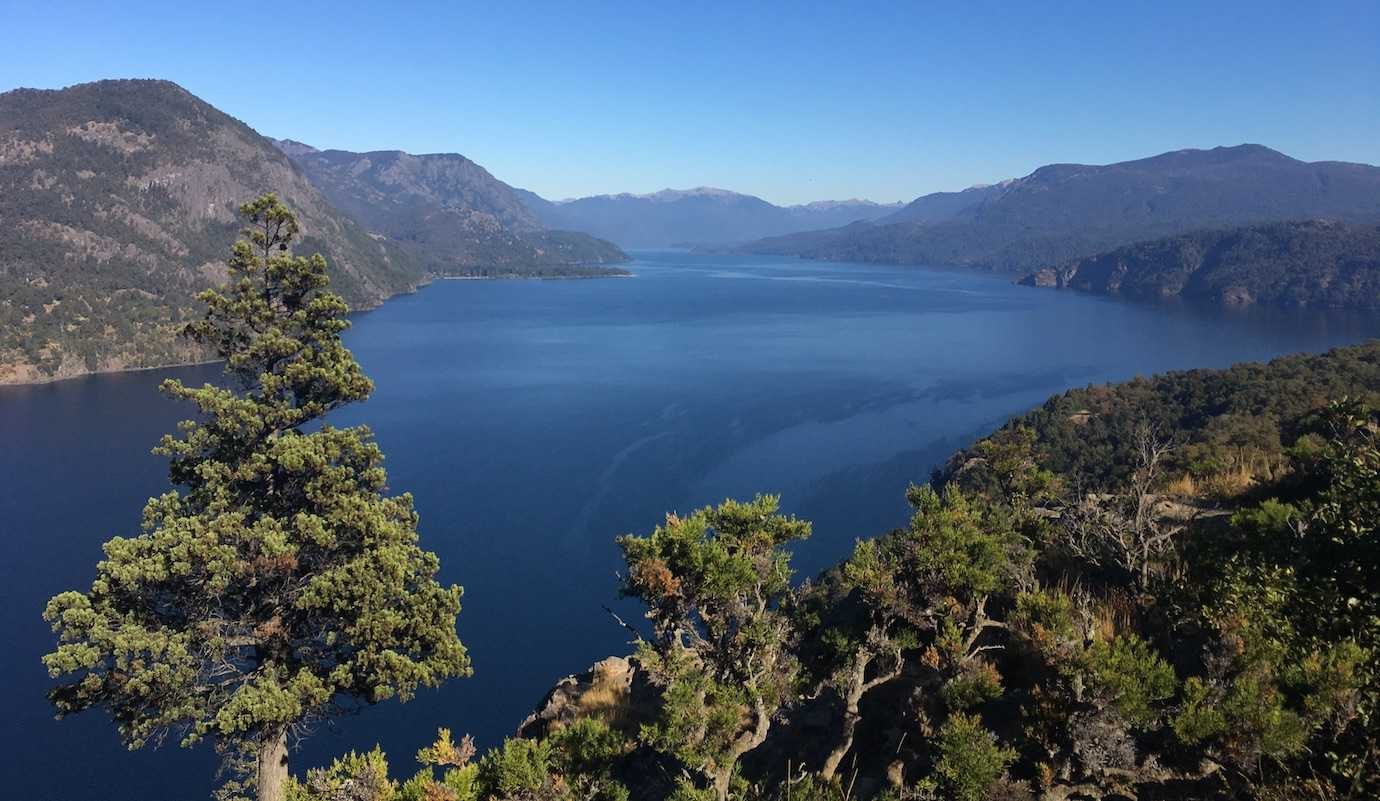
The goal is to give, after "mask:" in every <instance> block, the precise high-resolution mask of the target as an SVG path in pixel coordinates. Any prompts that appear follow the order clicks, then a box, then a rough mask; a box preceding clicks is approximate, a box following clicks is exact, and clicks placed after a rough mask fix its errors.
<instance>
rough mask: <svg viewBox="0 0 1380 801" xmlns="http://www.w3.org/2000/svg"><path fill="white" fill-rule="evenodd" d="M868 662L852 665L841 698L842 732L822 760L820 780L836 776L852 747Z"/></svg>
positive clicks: (860, 660) (859, 715) (858, 662)
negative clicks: (851, 672)
mask: <svg viewBox="0 0 1380 801" xmlns="http://www.w3.org/2000/svg"><path fill="white" fill-rule="evenodd" d="M868 661H869V660H866V659H858V660H857V661H855V662H854V663H853V674H852V676H851V677H850V678H851V679H852V681H851V682H849V685H848V689H847V690H846V691H845V692H844V697H843V730H842V731H840V732H839V741H838V744H837V745H835V746H834V750H833V751H830V752H829V757H828V758H827V759H825V760H824V767H823V768H821V769H820V771H819V775H820V778H822V779H826V780H829V779H833V778H834V776H835V775H837V774H838V770H839V765H840V764H842V763H843V758H844V757H845V756H847V755H848V751H849V749H851V748H852V747H853V733H854V732H855V731H856V730H857V728H858V720H859V719H860V718H861V717H862V715H861V714H859V712H858V706H859V705H860V704H861V702H862V695H863V686H864V685H863V679H864V678H865V677H866V675H867V664H868Z"/></svg>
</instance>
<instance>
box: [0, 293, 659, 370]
mask: <svg viewBox="0 0 1380 801" xmlns="http://www.w3.org/2000/svg"><path fill="white" fill-rule="evenodd" d="M636 277H637V274H636V273H633V272H622V273H608V274H603V275H600V274H592V275H523V274H521V273H514V274H512V275H431V276H427V277H426V279H425V280H424V281H422V282H419V283H418V284H417V285H416V286H413V287H411V288H409V289H407V290H404V291H402V292H398V293H396V294H394V295H389V296H388V297H387V298H384V299H383V300H381V301H379V302H378V303H375V304H373V305H371V306H369V307H367V308H361V309H355V310H352V311H351V312H350V316H351V317H353V316H355V315H357V314H367V313H369V312H371V311H373V310H374V309H377V308H379V307H381V306H383V305H384V304H385V303H387V302H388V301H390V300H392V299H394V298H397V297H402V296H404V295H412V294H415V293H416V292H418V291H419V290H421V289H423V288H425V287H426V286H427V285H428V284H430V283H431V282H432V281H438V280H439V281H518V280H520V281H572V280H588V279H591V278H636ZM221 361H224V360H223V359H199V360H194V361H185V362H171V363H169V364H155V365H151V366H148V367H119V368H116V369H113V370H91V371H89V372H84V373H74V374H72V375H63V376H51V377H47V378H39V379H35V380H33V381H0V393H3V392H5V391H6V389H8V388H9V387H41V386H45V385H48V384H57V383H60V382H63V381H74V380H76V379H78V378H88V377H90V376H98V375H122V374H125V373H147V372H149V371H150V370H172V369H175V368H179V367H200V366H202V365H207V364H216V363H218V362H221Z"/></svg>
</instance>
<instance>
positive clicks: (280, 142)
mask: <svg viewBox="0 0 1380 801" xmlns="http://www.w3.org/2000/svg"><path fill="white" fill-rule="evenodd" d="M268 141H270V142H272V143H273V146H274V147H276V148H278V149H279V150H281V151H283V152H284V153H285V154H287V155H288V156H305V155H307V154H308V153H320V152H321V151H320V150H318V149H317V148H314V147H312V146H311V145H309V144H307V143H306V142H299V141H297V140H296V139H269V140H268Z"/></svg>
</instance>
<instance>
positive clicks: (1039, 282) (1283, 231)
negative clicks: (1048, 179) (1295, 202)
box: [1022, 220, 1380, 309]
mask: <svg viewBox="0 0 1380 801" xmlns="http://www.w3.org/2000/svg"><path fill="white" fill-rule="evenodd" d="M1022 283H1025V284H1029V285H1031V286H1053V287H1061V288H1062V287H1070V288H1073V289H1078V290H1082V291H1085V292H1096V293H1099V294H1104V295H1124V296H1126V297H1133V298H1145V299H1163V298H1185V299H1191V300H1198V301H1206V302H1209V303H1222V304H1230V305H1247V304H1251V303H1261V304H1268V305H1274V306H1309V307H1315V308H1316V307H1324V308H1325V307H1332V308H1364V309H1373V308H1377V307H1380V227H1376V226H1374V225H1346V224H1343V223H1335V222H1328V221H1324V220H1313V221H1304V222H1279V223H1269V224H1266V225H1257V226H1250V227H1245V228H1232V229H1226V230H1209V231H1197V232H1194V233H1191V234H1184V235H1182V236H1175V237H1169V238H1167V239H1157V240H1153V241H1150V242H1137V243H1135V244H1132V245H1127V246H1125V247H1121V248H1117V249H1116V250H1113V251H1110V252H1108V253H1102V254H1099V255H1097V256H1092V257H1090V258H1087V259H1080V260H1079V261H1076V262H1073V263H1072V264H1067V265H1064V266H1062V267H1050V268H1046V269H1043V270H1040V271H1038V272H1035V273H1032V274H1031V275H1028V276H1026V277H1025V278H1024V279H1022Z"/></svg>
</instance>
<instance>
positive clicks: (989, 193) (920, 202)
mask: <svg viewBox="0 0 1380 801" xmlns="http://www.w3.org/2000/svg"><path fill="white" fill-rule="evenodd" d="M1011 183H1012V182H1011V181H1003V182H1001V183H999V184H987V185H985V186H971V187H969V188H967V189H964V190H963V191H961V192H932V193H930V194H928V195H921V196H920V197H918V198H916V199H915V200H912V201H911V202H909V203H907V204H906V205H905V206H903V207H902V208H901V210H900V211H898V212H896V213H895V214H888V215H887V216H885V217H883V218H881V219H880V220H878V222H879V223H880V224H882V225H888V224H891V223H906V222H921V223H933V222H939V221H941V220H949V219H952V218H954V217H956V216H958V215H959V214H960V213H962V212H964V211H967V210H968V209H971V208H973V207H974V206H977V205H978V204H980V203H984V202H986V201H988V200H990V199H992V198H995V197H997V196H998V195H1000V194H1001V193H1002V192H1003V191H1005V189H1006V187H1008V186H1010V185H1011Z"/></svg>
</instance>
